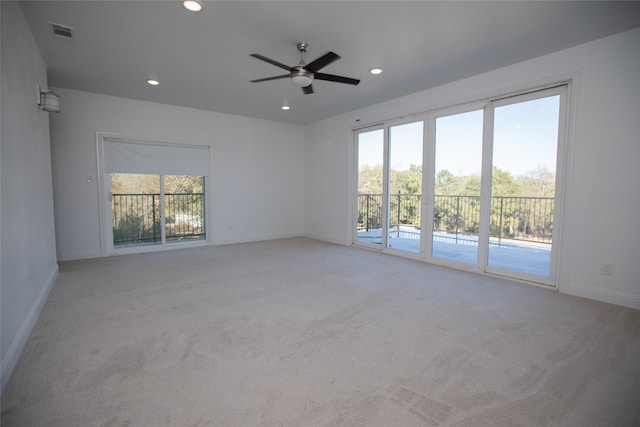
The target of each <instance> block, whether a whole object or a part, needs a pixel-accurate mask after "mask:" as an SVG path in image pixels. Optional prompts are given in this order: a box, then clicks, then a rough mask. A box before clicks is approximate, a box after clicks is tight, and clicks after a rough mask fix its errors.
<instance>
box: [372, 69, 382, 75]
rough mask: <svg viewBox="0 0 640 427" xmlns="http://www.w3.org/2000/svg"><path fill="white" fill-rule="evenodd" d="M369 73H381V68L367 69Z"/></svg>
mask: <svg viewBox="0 0 640 427" xmlns="http://www.w3.org/2000/svg"><path fill="white" fill-rule="evenodd" d="M369 72H370V73H371V74H374V75H377V74H381V73H382V68H372V69H370V70H369Z"/></svg>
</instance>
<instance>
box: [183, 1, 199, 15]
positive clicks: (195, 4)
mask: <svg viewBox="0 0 640 427" xmlns="http://www.w3.org/2000/svg"><path fill="white" fill-rule="evenodd" d="M182 5H183V6H184V8H185V9H187V10H190V11H192V12H200V11H201V10H202V7H203V5H202V2H201V1H200V0H183V1H182Z"/></svg>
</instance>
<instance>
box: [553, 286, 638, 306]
mask: <svg viewBox="0 0 640 427" xmlns="http://www.w3.org/2000/svg"><path fill="white" fill-rule="evenodd" d="M560 293H563V294H569V295H574V296H578V297H583V298H589V299H592V300H597V301H602V302H606V303H609V304H616V305H621V306H623V307H629V308H635V309H636V310H640V295H638V294H630V293H628V292H622V291H616V290H611V289H604V288H598V287H595V286H591V285H585V284H584V283H576V282H569V283H568V284H567V285H566V286H563V287H562V288H561V289H560Z"/></svg>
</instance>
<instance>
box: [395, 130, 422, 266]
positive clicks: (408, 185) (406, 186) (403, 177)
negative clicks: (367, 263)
mask: <svg viewBox="0 0 640 427" xmlns="http://www.w3.org/2000/svg"><path fill="white" fill-rule="evenodd" d="M423 130H424V122H422V121H418V122H412V123H404V124H400V125H396V126H390V127H389V159H388V162H387V163H388V165H389V186H388V188H389V194H388V195H387V203H386V206H387V212H388V214H387V215H386V217H387V224H386V225H387V236H388V238H387V247H389V248H394V249H396V250H400V251H406V252H413V253H420V241H421V239H420V236H421V228H422V227H421V212H422V209H421V206H422V147H423V143H424V142H423V141H424V138H423Z"/></svg>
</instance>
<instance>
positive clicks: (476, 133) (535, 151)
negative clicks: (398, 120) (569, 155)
mask: <svg viewBox="0 0 640 427" xmlns="http://www.w3.org/2000/svg"><path fill="white" fill-rule="evenodd" d="M559 100H560V98H559V96H557V95H556V96H550V97H546V98H539V99H534V100H531V101H527V102H519V103H516V104H509V105H505V106H502V107H497V108H496V109H495V112H494V143H493V164H494V166H497V167H499V168H500V169H502V170H506V171H509V172H510V173H511V175H513V176H514V177H517V176H519V175H524V174H527V173H528V172H530V171H534V170H536V169H537V168H539V167H544V168H546V169H548V170H549V171H552V172H555V168H556V151H557V139H558V116H559ZM482 116H483V113H482V110H477V111H471V112H467V113H461V114H455V115H450V116H445V117H439V118H437V119H436V171H439V170H442V169H448V170H449V171H450V172H452V173H453V174H454V175H471V174H476V173H477V174H479V173H480V168H481V163H482V121H483V118H482ZM422 134H423V125H422V122H416V123H409V124H404V125H399V126H395V127H392V128H391V134H390V141H391V156H390V157H391V166H392V167H393V168H395V169H398V170H406V169H409V166H410V165H411V164H418V165H419V164H421V163H422V140H423V138H422ZM359 142H360V144H359V153H358V155H359V163H360V164H363V163H368V164H369V165H370V166H374V165H376V164H382V151H383V131H382V130H381V129H380V130H376V131H371V132H367V133H361V134H360V135H359Z"/></svg>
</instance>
